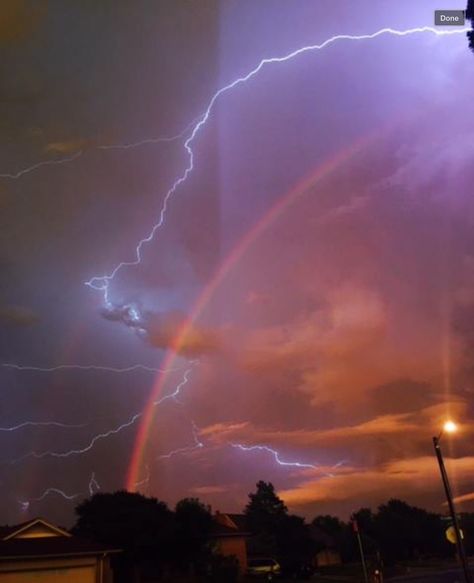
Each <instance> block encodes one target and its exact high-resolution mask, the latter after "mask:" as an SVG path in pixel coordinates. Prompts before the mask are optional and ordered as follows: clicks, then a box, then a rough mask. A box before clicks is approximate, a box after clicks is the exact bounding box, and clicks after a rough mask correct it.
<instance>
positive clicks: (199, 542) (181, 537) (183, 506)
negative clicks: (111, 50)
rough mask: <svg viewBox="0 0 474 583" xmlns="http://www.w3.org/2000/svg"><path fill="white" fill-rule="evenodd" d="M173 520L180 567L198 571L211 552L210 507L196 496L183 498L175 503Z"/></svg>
mask: <svg viewBox="0 0 474 583" xmlns="http://www.w3.org/2000/svg"><path fill="white" fill-rule="evenodd" d="M175 520H176V538H177V544H178V545H179V549H180V553H179V561H180V564H181V567H182V568H183V570H186V571H189V570H190V569H191V570H193V571H199V570H200V568H202V567H203V564H204V563H205V562H206V561H207V560H209V558H210V554H211V548H210V543H209V534H210V531H211V527H212V514H211V509H210V507H209V506H205V505H204V504H202V503H201V502H200V501H199V500H198V499H197V498H184V499H183V500H180V501H179V502H178V503H177V504H176V508H175Z"/></svg>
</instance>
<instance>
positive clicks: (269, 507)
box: [244, 480, 288, 556]
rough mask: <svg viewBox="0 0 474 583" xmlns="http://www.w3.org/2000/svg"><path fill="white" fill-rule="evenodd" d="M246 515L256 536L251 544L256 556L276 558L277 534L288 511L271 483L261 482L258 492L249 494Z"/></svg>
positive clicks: (258, 485) (249, 526)
mask: <svg viewBox="0 0 474 583" xmlns="http://www.w3.org/2000/svg"><path fill="white" fill-rule="evenodd" d="M244 513H245V515H246V517H247V526H248V528H249V530H250V532H252V533H253V534H254V535H255V536H254V537H253V538H252V540H251V542H250V550H251V551H252V553H254V554H262V555H269V556H276V554H277V551H278V541H277V533H278V532H279V530H280V524H281V523H282V521H283V519H284V517H285V516H287V515H288V509H287V507H286V506H285V504H284V502H283V500H281V499H280V498H279V497H278V496H277V495H276V493H275V488H274V486H273V484H272V483H271V482H264V481H262V480H260V482H258V483H257V491H256V492H255V493H250V494H249V502H248V504H247V506H246V507H245V510H244Z"/></svg>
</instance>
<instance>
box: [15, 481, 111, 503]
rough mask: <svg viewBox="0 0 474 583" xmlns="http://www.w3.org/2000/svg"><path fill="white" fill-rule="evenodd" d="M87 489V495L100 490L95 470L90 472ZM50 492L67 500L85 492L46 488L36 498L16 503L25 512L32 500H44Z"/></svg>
mask: <svg viewBox="0 0 474 583" xmlns="http://www.w3.org/2000/svg"><path fill="white" fill-rule="evenodd" d="M88 489H89V496H93V495H94V494H95V492H97V491H98V490H100V485H99V483H98V482H97V480H96V478H95V472H92V474H91V477H90V479H89V484H88ZM51 494H56V495H58V496H61V498H64V500H67V501H69V502H70V501H71V500H75V499H76V498H79V497H80V496H85V494H84V493H82V492H78V493H77V494H67V493H66V492H65V491H64V490H61V489H60V488H46V490H45V491H44V492H43V493H42V494H41V495H40V496H38V497H37V498H31V499H30V500H18V503H19V504H20V508H21V510H22V512H27V511H28V510H29V509H30V506H31V503H32V502H41V501H42V500H44V499H45V498H46V497H48V496H50V495H51Z"/></svg>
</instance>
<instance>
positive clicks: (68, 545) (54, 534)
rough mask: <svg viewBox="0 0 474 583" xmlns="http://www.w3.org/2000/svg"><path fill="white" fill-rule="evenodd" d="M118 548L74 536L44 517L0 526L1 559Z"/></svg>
mask: <svg viewBox="0 0 474 583" xmlns="http://www.w3.org/2000/svg"><path fill="white" fill-rule="evenodd" d="M118 552H120V551H119V550H118V549H114V548H112V547H109V546H108V545H103V544H101V543H98V542H95V541H91V540H87V539H83V538H80V537H77V536H73V535H72V534H70V533H69V532H67V531H66V530H64V529H62V528H60V527H58V526H55V525H53V524H51V523H49V522H48V521H46V520H44V519H43V518H34V519H32V520H28V521H27V522H23V523H21V524H17V525H14V526H3V527H0V561H4V560H8V559H14V558H19V557H21V558H25V559H26V558H28V559H33V558H38V557H68V556H75V555H76V556H77V555H89V556H90V555H103V554H108V553H118Z"/></svg>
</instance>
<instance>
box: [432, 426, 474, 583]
mask: <svg viewBox="0 0 474 583" xmlns="http://www.w3.org/2000/svg"><path fill="white" fill-rule="evenodd" d="M457 429H458V426H457V425H456V423H454V421H451V420H449V421H446V423H445V424H444V425H443V430H442V431H441V433H440V434H439V436H438V437H433V445H434V448H435V453H436V458H437V460H438V464H439V471H440V472H441V478H442V480H443V486H444V491H445V493H446V499H447V501H448V506H449V513H450V514H451V519H452V521H453V527H454V532H455V533H456V546H457V549H458V555H459V560H460V561H461V565H462V569H463V572H464V580H465V581H466V583H472V579H471V573H470V572H469V566H468V563H467V557H466V551H465V550H464V543H463V540H462V534H461V528H460V526H459V520H458V517H457V514H456V509H455V507H454V500H453V494H452V491H451V486H450V484H449V480H448V474H447V472H446V468H445V466H444V460H443V454H442V453H441V447H440V443H439V442H440V441H441V437H442V436H443V434H444V433H455V432H456V431H457Z"/></svg>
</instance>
